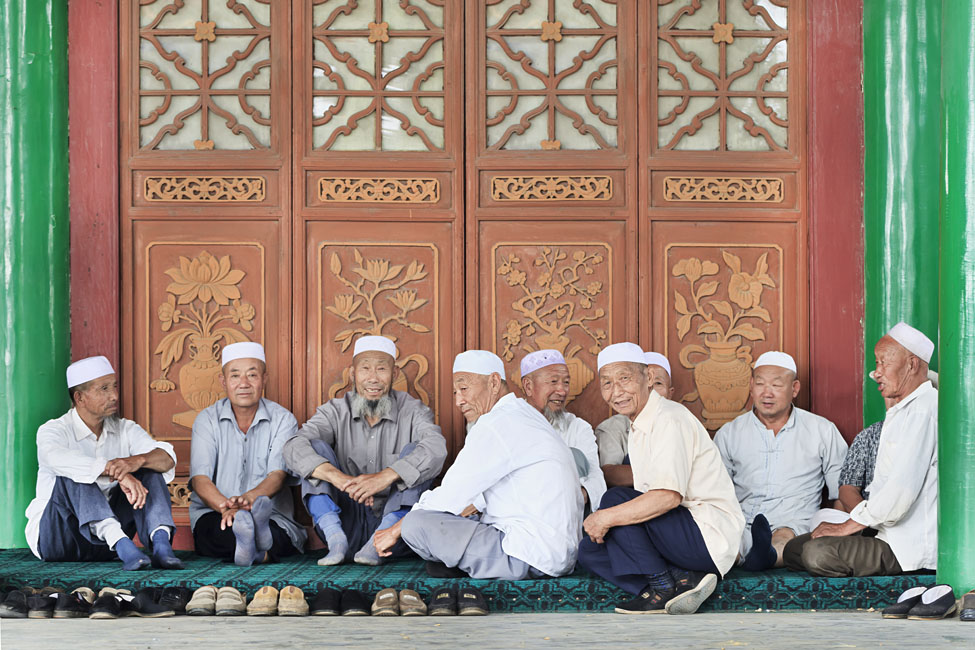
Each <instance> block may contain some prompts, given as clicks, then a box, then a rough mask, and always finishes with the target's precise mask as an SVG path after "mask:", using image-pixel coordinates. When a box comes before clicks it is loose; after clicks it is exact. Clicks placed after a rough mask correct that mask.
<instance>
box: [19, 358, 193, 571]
mask: <svg viewBox="0 0 975 650" xmlns="http://www.w3.org/2000/svg"><path fill="white" fill-rule="evenodd" d="M67 379H68V393H69V394H70V396H71V401H72V403H73V404H74V408H72V409H71V410H70V411H68V412H67V413H66V414H65V415H63V416H61V417H60V418H58V419H56V420H50V421H48V422H46V423H44V424H42V425H41V427H40V428H39V429H38V430H37V461H38V465H39V467H38V470H37V497H36V498H35V499H34V500H33V501H31V504H30V506H28V508H27V531H26V533H27V543H28V545H29V546H30V549H31V551H33V552H34V555H36V556H37V557H39V558H40V559H42V560H45V561H47V562H99V561H105V560H110V559H114V558H115V557H116V556H117V557H118V558H119V559H121V560H122V562H123V567H124V568H125V569H126V570H129V571H134V570H137V569H141V568H143V567H146V566H149V564H152V565H153V566H155V567H159V568H163V569H182V568H183V564H182V563H181V562H180V561H179V560H178V559H177V558H176V556H175V555H173V548H172V546H171V540H172V533H173V530H175V528H176V527H175V525H174V524H173V513H172V508H171V505H170V504H171V497H170V495H169V488H167V487H166V484H167V483H168V482H169V481H171V480H172V479H173V475H174V474H175V472H176V469H175V468H176V454H175V453H173V446H172V445H170V444H169V443H168V442H160V441H158V440H153V438H152V436H150V435H149V434H148V433H147V432H146V430H145V429H143V428H142V427H140V426H139V425H138V424H136V423H135V422H133V421H131V420H126V419H123V418H120V417H118V397H119V395H118V380H117V378H116V376H115V370H114V369H113V368H112V364H111V363H109V361H108V359H106V358H105V357H102V356H98V357H89V358H87V359H82V360H81V361H76V362H75V363H73V364H71V365H70V366H68V370H67ZM136 532H138V533H139V539H140V540H142V543H143V544H145V545H146V546H147V547H149V548H151V549H152V559H151V560H150V559H149V558H148V557H146V555H145V554H144V553H143V552H142V551H140V550H139V549H138V548H137V547H136V545H135V543H134V542H133V541H132V539H131V537H132V535H133V534H135V533H136Z"/></svg>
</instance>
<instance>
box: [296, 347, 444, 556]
mask: <svg viewBox="0 0 975 650" xmlns="http://www.w3.org/2000/svg"><path fill="white" fill-rule="evenodd" d="M395 360H396V346H395V345H394V344H393V342H392V341H391V340H390V339H388V338H386V337H384V336H363V337H360V338H359V339H358V340H357V341H356V343H355V348H354V349H353V353H352V368H351V376H352V380H353V382H354V390H351V391H349V392H348V393H346V395H345V396H344V397H341V398H336V399H333V400H330V401H328V402H326V403H325V404H323V405H322V406H320V407H318V410H317V411H316V412H315V415H313V416H312V418H311V419H310V420H308V422H306V423H305V424H304V425H302V427H301V430H300V431H298V433H297V435H296V436H295V437H293V438H292V439H291V440H289V441H288V442H287V444H286V445H285V446H284V460H285V463H286V464H287V466H288V469H289V470H290V471H291V472H292V473H294V474H295V475H297V476H298V477H300V478H301V479H302V481H301V496H302V499H303V500H304V503H305V507H306V508H307V509H308V513H309V514H310V515H311V518H312V520H313V521H314V522H315V530H316V532H317V533H318V535H319V537H321V538H322V540H323V541H325V543H326V545H327V546H328V554H327V555H326V556H325V557H323V558H321V559H320V560H319V561H318V563H319V564H320V565H322V566H329V565H335V564H341V563H342V562H344V561H346V559H347V556H348V554H349V551H350V549H358V550H356V552H355V555H354V561H355V562H356V563H358V564H367V565H377V564H379V563H380V561H381V560H380V558H379V554H378V552H377V551H376V548H375V545H374V544H373V535H374V534H375V532H376V530H378V529H386V528H389V527H391V526H393V525H394V524H396V523H397V522H398V521H399V520H400V518H401V517H403V516H404V515H405V514H406V513H407V512H409V509H410V508H411V507H412V506H413V504H414V503H416V501H417V499H419V497H420V494H422V493H423V492H424V491H425V490H427V489H428V488H429V487H430V484H431V483H432V482H433V479H434V478H436V477H437V475H438V474H439V473H440V469H441V468H442V467H443V463H444V460H445V459H446V458H447V443H446V441H445V440H444V437H443V435H442V434H441V433H440V427H439V426H437V425H436V424H434V422H433V412H432V411H431V410H430V409H429V408H428V407H427V406H426V405H425V404H423V402H421V401H420V400H418V399H416V398H414V397H411V396H410V395H407V394H406V393H403V392H400V391H396V390H391V387H392V385H393V380H394V378H395V373H396V372H397V371H398V369H397V368H396V365H395ZM409 554H410V550H409V548H408V547H406V545H405V544H398V545H397V547H396V548H394V549H393V555H394V556H402V555H409Z"/></svg>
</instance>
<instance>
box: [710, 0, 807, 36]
mask: <svg viewBox="0 0 975 650" xmlns="http://www.w3.org/2000/svg"><path fill="white" fill-rule="evenodd" d="M812 1H813V2H815V1H816V0H812ZM727 2H728V8H727V12H728V20H727V21H726V22H729V23H733V24H734V26H735V29H747V30H756V29H776V25H777V26H778V28H781V29H786V28H788V26H789V10H788V8H787V7H779V6H776V5H775V4H773V3H772V2H771V1H770V0H751V2H750V3H749V4H751V5H753V7H754V9H753V11H755V10H756V9H758V8H761V9H764V10H765V11H766V12H767V13H768V16H769V18H770V19H771V20H772V21H773V22H774V23H775V25H770V24H769V22H768V20H766V19H765V17H764V16H763V15H762V14H761V13H760V12H758V11H756V12H755V14H754V15H753V14H751V13H749V11H748V10H747V9H745V0H727Z"/></svg>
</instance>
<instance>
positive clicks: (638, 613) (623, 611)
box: [614, 607, 667, 616]
mask: <svg viewBox="0 0 975 650" xmlns="http://www.w3.org/2000/svg"><path fill="white" fill-rule="evenodd" d="M614 611H615V612H616V613H617V614H631V615H636V616H642V615H645V614H666V613H667V612H666V610H664V609H663V608H661V609H649V610H646V611H642V612H641V611H636V610H632V609H623V608H621V607H616V608H615V609H614Z"/></svg>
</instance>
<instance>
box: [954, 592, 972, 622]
mask: <svg viewBox="0 0 975 650" xmlns="http://www.w3.org/2000/svg"><path fill="white" fill-rule="evenodd" d="M958 618H960V619H961V620H963V621H975V590H972V591H969V592H968V593H967V594H965V595H964V596H962V597H961V614H959V615H958Z"/></svg>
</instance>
